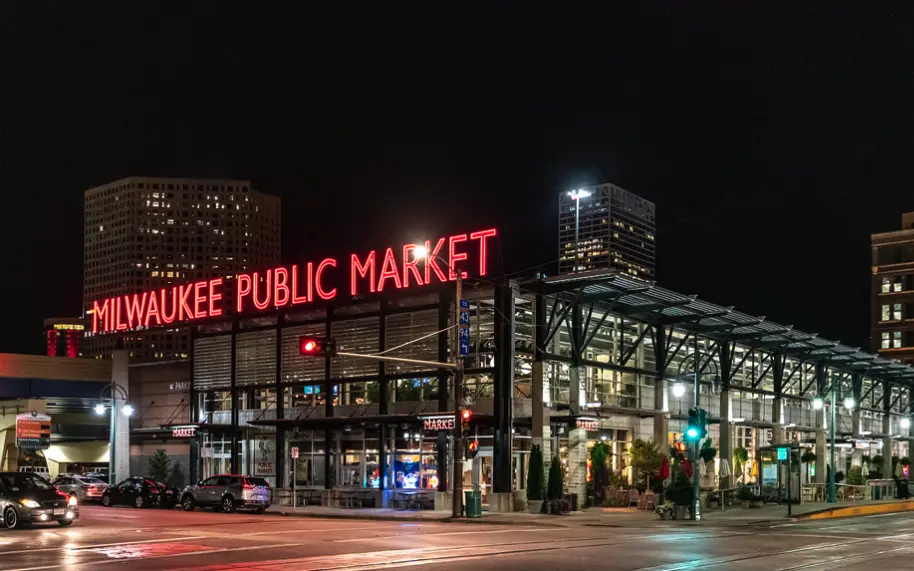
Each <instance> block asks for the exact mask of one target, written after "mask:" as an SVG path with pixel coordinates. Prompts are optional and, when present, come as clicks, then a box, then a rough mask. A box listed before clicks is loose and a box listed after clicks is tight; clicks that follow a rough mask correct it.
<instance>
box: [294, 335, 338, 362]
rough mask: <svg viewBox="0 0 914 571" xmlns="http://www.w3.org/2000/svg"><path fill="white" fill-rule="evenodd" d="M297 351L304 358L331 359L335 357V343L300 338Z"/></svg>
mask: <svg viewBox="0 0 914 571" xmlns="http://www.w3.org/2000/svg"><path fill="white" fill-rule="evenodd" d="M298 351H299V353H301V354H302V355H304V356H306V357H332V356H334V355H336V341H334V340H333V339H329V338H328V339H321V338H320V337H300V338H299V340H298Z"/></svg>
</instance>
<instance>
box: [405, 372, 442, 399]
mask: <svg viewBox="0 0 914 571" xmlns="http://www.w3.org/2000/svg"><path fill="white" fill-rule="evenodd" d="M395 382H396V400H397V402H410V401H423V400H432V399H436V398H438V379H437V378H433V377H421V378H414V379H398V380H396V381H395Z"/></svg>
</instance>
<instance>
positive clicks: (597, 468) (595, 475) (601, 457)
mask: <svg viewBox="0 0 914 571" xmlns="http://www.w3.org/2000/svg"><path fill="white" fill-rule="evenodd" d="M611 454H612V452H611V451H610V450H609V445H608V444H606V443H605V442H598V443H596V444H595V445H594V447H593V448H591V450H590V482H591V485H592V487H593V498H594V503H595V504H596V505H598V506H602V505H603V504H605V503H606V488H607V487H609V480H610V470H609V462H608V460H609V456H610V455H611Z"/></svg>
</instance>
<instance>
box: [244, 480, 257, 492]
mask: <svg viewBox="0 0 914 571" xmlns="http://www.w3.org/2000/svg"><path fill="white" fill-rule="evenodd" d="M241 487H242V488H244V489H245V490H253V489H254V484H252V483H250V482H248V481H247V480H245V481H244V483H243V484H241Z"/></svg>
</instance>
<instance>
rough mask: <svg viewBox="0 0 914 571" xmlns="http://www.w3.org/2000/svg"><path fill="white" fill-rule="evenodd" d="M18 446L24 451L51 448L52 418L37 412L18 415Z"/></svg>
mask: <svg viewBox="0 0 914 571" xmlns="http://www.w3.org/2000/svg"><path fill="white" fill-rule="evenodd" d="M16 446H17V447H18V448H19V449H20V450H22V449H25V450H47V449H48V448H50V447H51V417H50V416H48V415H46V414H38V413H37V412H36V411H32V412H27V413H24V414H17V415H16Z"/></svg>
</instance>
